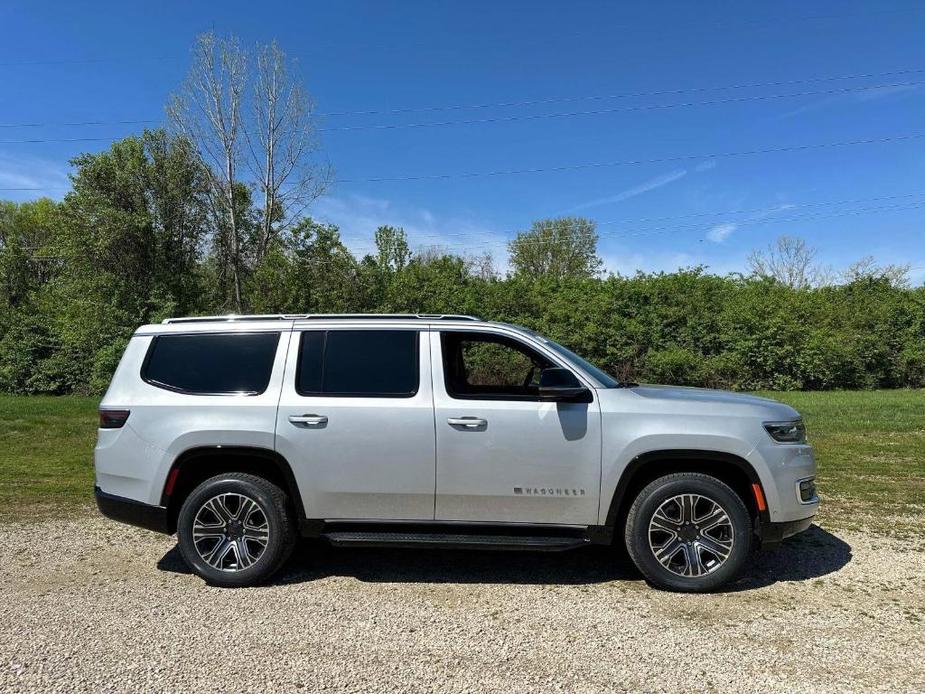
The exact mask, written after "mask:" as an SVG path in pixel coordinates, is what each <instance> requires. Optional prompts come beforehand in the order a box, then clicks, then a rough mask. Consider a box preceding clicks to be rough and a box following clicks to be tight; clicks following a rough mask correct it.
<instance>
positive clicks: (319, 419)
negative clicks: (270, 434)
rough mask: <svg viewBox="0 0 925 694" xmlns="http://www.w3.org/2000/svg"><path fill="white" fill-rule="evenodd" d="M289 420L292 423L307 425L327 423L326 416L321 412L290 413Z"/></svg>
mask: <svg viewBox="0 0 925 694" xmlns="http://www.w3.org/2000/svg"><path fill="white" fill-rule="evenodd" d="M289 421H290V422H292V423H293V424H304V425H305V426H309V427H320V426H324V425H325V424H327V423H328V418H327V417H325V416H324V415H323V414H303V415H297V414H291V415H289Z"/></svg>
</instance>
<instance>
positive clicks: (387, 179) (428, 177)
mask: <svg viewBox="0 0 925 694" xmlns="http://www.w3.org/2000/svg"><path fill="white" fill-rule="evenodd" d="M923 137H925V133H913V134H911V135H896V136H892V137H882V138H872V139H867V140H849V141H845V142H823V143H818V144H808V145H793V146H788V147H771V148H768V149H753V150H741V151H735V152H707V153H701V154H683V155H678V156H671V157H657V158H653V159H625V160H622V161H610V162H589V163H584V164H568V165H563V166H550V167H536V168H529V169H500V170H496V171H466V172H461V173H444V174H419V175H414V176H376V177H373V178H343V179H338V180H337V182H338V183H395V182H404V181H436V180H447V179H456V178H483V177H491V176H517V175H523V174H535V173H556V172H562V171H579V170H582V169H601V168H608V167H615V166H637V165H641V164H665V163H670V162H679V161H692V160H697V159H721V158H723V157H745V156H754V155H758V154H777V153H781V152H800V151H807V150H816V149H825V148H835V147H853V146H858V145H872V144H885V143H890V142H905V141H909V140H917V139H921V138H923Z"/></svg>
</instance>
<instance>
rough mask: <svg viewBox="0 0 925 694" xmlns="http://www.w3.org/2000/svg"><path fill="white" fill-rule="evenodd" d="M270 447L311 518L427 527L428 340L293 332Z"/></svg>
mask: <svg viewBox="0 0 925 694" xmlns="http://www.w3.org/2000/svg"><path fill="white" fill-rule="evenodd" d="M306 323H308V322H307V321H306ZM276 448H277V450H278V451H279V452H280V453H281V454H282V455H283V456H284V457H285V458H286V459H287V460H288V461H289V463H290V464H291V466H292V469H293V473H294V474H295V477H296V480H297V481H298V483H299V489H300V490H301V492H302V500H303V502H304V504H305V515H306V517H308V518H322V519H377V520H433V517H434V475H435V472H434V465H435V463H434V458H435V444H434V413H433V396H432V389H431V378H430V335H429V333H428V332H427V331H426V330H425V331H420V330H417V329H414V328H411V327H409V328H401V329H398V328H394V327H391V326H390V327H389V328H387V329H386V328H356V327H355V328H339V327H337V326H336V324H334V325H331V326H330V327H329V328H320V327H315V326H314V325H310V324H309V325H302V326H300V325H299V324H297V325H296V328H295V330H294V331H293V333H292V336H291V338H290V344H289V354H288V358H287V366H286V378H285V381H284V384H283V392H282V397H281V398H280V403H279V412H278V415H277V422H276Z"/></svg>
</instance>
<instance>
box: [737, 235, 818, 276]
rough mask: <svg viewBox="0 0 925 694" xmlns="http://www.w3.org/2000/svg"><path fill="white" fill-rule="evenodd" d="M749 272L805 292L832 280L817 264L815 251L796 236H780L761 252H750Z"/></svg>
mask: <svg viewBox="0 0 925 694" xmlns="http://www.w3.org/2000/svg"><path fill="white" fill-rule="evenodd" d="M747 263H748V269H749V271H750V272H751V274H752V275H754V276H756V277H767V278H772V279H775V280H777V281H778V282H780V283H782V284H786V285H787V286H789V287H793V288H794V289H808V288H810V287H816V286H819V285H822V284H827V283H828V282H829V281H830V280H831V272H830V271H829V270H828V269H827V268H824V267H821V266H819V265H817V264H816V249H815V248H812V247H810V246H809V245H807V243H806V241H804V240H803V239H801V238H797V237H795V236H781V237H780V238H778V239H777V241H776V242H775V243H774V244H772V245H770V246H768V248H767V250H764V251H752V252H751V254H750V255H749V256H748V261H747Z"/></svg>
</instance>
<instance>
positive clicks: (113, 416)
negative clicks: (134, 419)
mask: <svg viewBox="0 0 925 694" xmlns="http://www.w3.org/2000/svg"><path fill="white" fill-rule="evenodd" d="M130 414H131V411H130V410H103V409H101V410H100V429H120V428H122V425H123V424H125V422H126V421H127V420H128V416H129V415H130Z"/></svg>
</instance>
